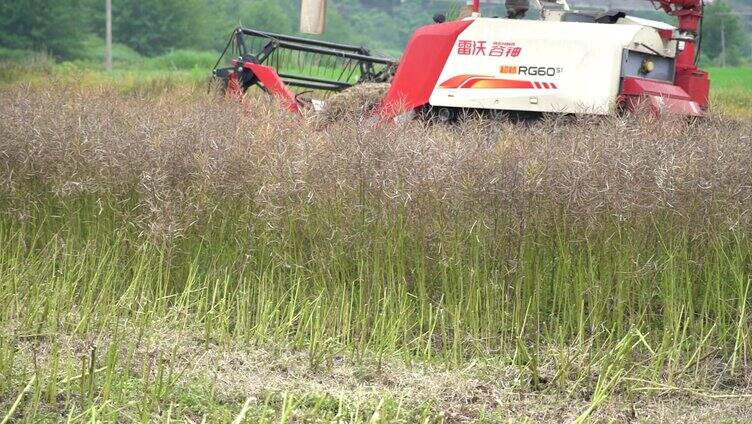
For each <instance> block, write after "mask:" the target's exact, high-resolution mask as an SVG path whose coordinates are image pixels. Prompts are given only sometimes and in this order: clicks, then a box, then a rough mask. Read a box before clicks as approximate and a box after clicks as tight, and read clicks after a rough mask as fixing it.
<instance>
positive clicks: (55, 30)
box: [0, 0, 752, 64]
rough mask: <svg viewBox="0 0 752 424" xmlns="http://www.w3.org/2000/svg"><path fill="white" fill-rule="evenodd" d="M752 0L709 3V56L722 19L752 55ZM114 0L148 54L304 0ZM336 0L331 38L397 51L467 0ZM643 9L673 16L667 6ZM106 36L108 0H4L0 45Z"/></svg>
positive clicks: (65, 49) (220, 41)
mask: <svg viewBox="0 0 752 424" xmlns="http://www.w3.org/2000/svg"><path fill="white" fill-rule="evenodd" d="M746 1H747V0H736V1H733V2H732V3H731V4H732V8H730V7H729V6H728V5H727V4H726V3H724V2H722V1H717V2H715V3H713V4H711V5H709V6H708V7H707V8H706V9H707V10H706V14H707V19H706V22H705V28H704V30H705V31H704V32H705V37H704V40H703V44H704V46H705V50H704V51H705V52H706V54H705V56H704V58H705V60H708V61H716V62H719V63H720V62H721V59H722V56H721V51H722V49H721V36H720V35H721V27H723V29H724V31H725V33H724V35H725V44H726V61H727V63H729V64H738V63H739V62H741V61H742V60H744V59H745V58H747V57H749V56H750V55H752V52H750V51H749V50H750V49H749V47H748V45H749V44H750V43H749V40H750V36H749V31H750V28H749V26H748V25H744V21H743V20H742V19H741V16H746V15H739V14H738V12H737V11H739V10H741V11H744V10H746V9H745V8H746V7H747V6H746V3H745V2H746ZM112 2H113V29H114V39H115V42H116V44H117V46H122V48H128V49H131V50H135V51H136V52H138V53H140V54H142V55H146V56H154V55H159V54H163V53H165V52H168V51H171V50H174V49H192V50H219V49H221V48H222V47H223V46H224V42H225V40H226V38H227V35H228V34H229V32H230V30H231V28H233V27H234V26H236V25H238V24H242V25H244V26H248V27H253V28H258V29H264V30H268V31H275V32H282V33H289V32H295V30H296V29H297V20H298V13H299V11H298V8H299V0H279V1H274V2H270V1H266V0H216V1H208V0H112ZM329 4H330V7H329V9H328V15H327V32H326V33H325V34H324V35H323V37H324V38H327V39H332V40H338V41H342V42H349V43H354V44H363V45H367V46H369V47H371V48H373V49H375V50H377V51H382V52H386V53H390V54H392V55H398V54H399V51H400V50H401V49H402V47H403V46H404V44H405V42H406V41H407V39H408V37H409V36H410V34H411V33H412V32H413V30H414V29H415V28H416V27H418V26H420V25H423V24H426V23H430V22H431V18H432V16H433V15H434V14H435V13H436V12H450V14H452V12H456V11H457V9H458V8H459V7H461V6H462V4H464V2H463V1H451V0H414V1H406V2H401V1H398V0H336V1H330V2H329ZM486 13H487V14H489V15H501V14H503V13H504V10H503V6H501V5H488V6H486ZM640 15H642V16H647V17H650V18H657V19H668V20H670V18H669V17H667V16H666V15H665V14H661V13H650V12H647V13H645V12H643V13H640ZM722 22H723V24H722ZM103 36H104V0H51V1H44V2H42V1H40V0H5V1H3V2H2V4H0V47H3V48H6V49H24V50H34V51H46V52H49V53H52V54H53V55H54V56H56V57H59V58H64V59H90V57H91V56H92V55H93V54H92V53H91V49H88V50H87V47H88V46H91V45H101V40H100V39H101V38H102V37H103ZM93 40H94V41H93ZM95 40H100V41H99V42H98V43H97V42H96V41H95ZM99 50H101V48H100V49H97V51H99ZM96 55H101V52H100V53H96Z"/></svg>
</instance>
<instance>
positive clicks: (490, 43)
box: [429, 18, 657, 114]
mask: <svg viewBox="0 0 752 424" xmlns="http://www.w3.org/2000/svg"><path fill="white" fill-rule="evenodd" d="M644 29H645V27H644V26H640V25H609V24H589V23H579V22H578V23H574V22H550V21H549V22H544V21H531V20H511V19H496V18H477V19H475V21H474V22H473V23H472V24H471V25H470V26H469V27H468V28H467V29H466V30H465V31H464V32H463V33H462V34H461V35H460V36H459V37H458V39H457V41H456V42H455V45H454V49H453V51H452V53H451V55H450V56H449V59H448V60H447V63H446V65H445V67H444V70H443V71H442V73H441V76H440V77H439V81H438V84H437V87H436V88H435V89H434V91H433V93H432V95H431V98H430V100H429V102H430V104H431V105H433V106H448V107H461V108H481V109H501V110H527V111H539V112H564V113H590V114H607V113H610V112H611V111H612V110H613V108H614V106H615V103H616V97H617V95H618V92H619V82H620V67H621V59H622V51H623V49H624V48H633V47H634V46H635V43H634V41H635V39H636V37H637V39H638V40H639V39H640V38H641V37H638V33H640V31H641V30H644ZM652 32H655V31H652ZM656 34H657V33H656ZM655 37H657V35H655Z"/></svg>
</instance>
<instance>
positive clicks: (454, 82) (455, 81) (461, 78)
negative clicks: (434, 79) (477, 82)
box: [439, 75, 490, 88]
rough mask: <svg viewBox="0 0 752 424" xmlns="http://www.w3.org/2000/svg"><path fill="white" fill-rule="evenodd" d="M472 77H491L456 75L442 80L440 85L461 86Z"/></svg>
mask: <svg viewBox="0 0 752 424" xmlns="http://www.w3.org/2000/svg"><path fill="white" fill-rule="evenodd" d="M470 78H490V77H487V76H485V75H457V76H455V77H452V78H449V79H448V80H446V81H444V82H442V83H441V84H440V85H439V87H441V88H459V86H461V85H462V83H463V82H465V81H467V80H469V79H470Z"/></svg>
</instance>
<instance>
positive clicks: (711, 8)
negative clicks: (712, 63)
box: [702, 0, 744, 66]
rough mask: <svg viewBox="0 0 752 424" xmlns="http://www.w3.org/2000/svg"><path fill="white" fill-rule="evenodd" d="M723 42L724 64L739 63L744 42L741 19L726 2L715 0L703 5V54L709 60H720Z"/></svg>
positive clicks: (721, 58) (735, 64)
mask: <svg viewBox="0 0 752 424" xmlns="http://www.w3.org/2000/svg"><path fill="white" fill-rule="evenodd" d="M724 44H725V55H726V57H725V61H726V64H727V65H731V66H737V65H739V63H740V62H741V58H742V46H743V44H744V33H743V32H742V26H741V19H740V18H739V15H737V14H736V13H734V10H733V9H731V7H729V5H728V4H727V3H726V2H724V1H722V0H716V1H715V2H713V3H712V4H709V5H707V6H705V19H704V21H703V29H702V51H703V54H705V55H706V56H707V57H708V58H709V59H711V60H718V61H722V60H723V59H724V58H723V56H722V55H723V54H724V48H723V47H724V46H723V45H724Z"/></svg>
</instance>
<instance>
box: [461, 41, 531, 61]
mask: <svg viewBox="0 0 752 424" xmlns="http://www.w3.org/2000/svg"><path fill="white" fill-rule="evenodd" d="M520 53H522V47H518V46H517V45H516V44H515V43H509V42H505V41H477V40H459V42H458V43H457V54H458V55H462V56H487V57H517V56H519V55H520Z"/></svg>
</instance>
